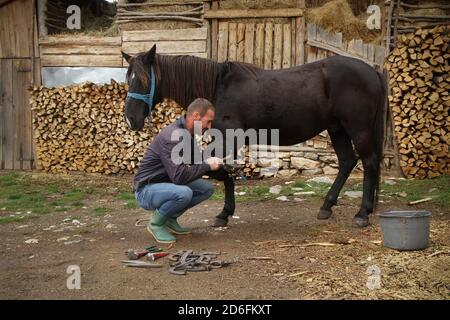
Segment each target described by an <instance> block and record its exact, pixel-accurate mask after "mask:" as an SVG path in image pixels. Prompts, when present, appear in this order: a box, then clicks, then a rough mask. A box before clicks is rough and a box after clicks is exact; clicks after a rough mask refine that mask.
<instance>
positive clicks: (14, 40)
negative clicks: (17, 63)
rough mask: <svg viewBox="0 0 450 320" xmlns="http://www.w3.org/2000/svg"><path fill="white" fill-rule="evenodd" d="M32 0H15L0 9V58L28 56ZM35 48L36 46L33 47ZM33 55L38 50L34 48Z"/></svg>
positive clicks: (30, 48) (29, 50)
mask: <svg viewBox="0 0 450 320" xmlns="http://www.w3.org/2000/svg"><path fill="white" fill-rule="evenodd" d="M32 21H33V10H32V1H30V0H16V1H13V2H11V3H9V4H6V5H4V6H2V7H1V9H0V58H4V59H5V58H8V59H9V58H30V57H31V56H32V51H33V50H32V46H33V43H34V41H33V37H32V34H31V25H32V23H31V22H32ZM35 49H37V46H36V47H35ZM35 56H38V51H37V50H35Z"/></svg>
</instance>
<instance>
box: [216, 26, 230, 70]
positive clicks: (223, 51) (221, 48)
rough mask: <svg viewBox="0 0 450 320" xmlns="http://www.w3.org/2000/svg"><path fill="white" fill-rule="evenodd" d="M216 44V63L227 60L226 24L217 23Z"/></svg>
mask: <svg viewBox="0 0 450 320" xmlns="http://www.w3.org/2000/svg"><path fill="white" fill-rule="evenodd" d="M218 42H219V43H218V47H217V48H218V49H217V61H218V62H224V61H226V60H227V59H228V56H227V55H228V22H219V39H218Z"/></svg>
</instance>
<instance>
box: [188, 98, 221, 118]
mask: <svg viewBox="0 0 450 320" xmlns="http://www.w3.org/2000/svg"><path fill="white" fill-rule="evenodd" d="M208 110H212V111H216V108H214V106H213V104H212V103H211V102H210V101H209V100H207V99H204V98H197V99H195V100H194V101H192V103H191V104H190V105H189V106H188V108H187V114H188V115H193V114H194V112H198V113H200V116H201V117H203V116H204V115H205V114H206V112H208Z"/></svg>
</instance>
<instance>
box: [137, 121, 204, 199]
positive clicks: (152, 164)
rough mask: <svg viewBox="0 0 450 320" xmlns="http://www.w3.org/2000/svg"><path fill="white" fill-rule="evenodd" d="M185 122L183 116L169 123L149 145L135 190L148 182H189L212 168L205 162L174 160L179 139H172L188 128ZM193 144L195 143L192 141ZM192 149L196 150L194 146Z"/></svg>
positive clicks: (141, 163) (140, 164)
mask: <svg viewBox="0 0 450 320" xmlns="http://www.w3.org/2000/svg"><path fill="white" fill-rule="evenodd" d="M184 123H185V119H184V117H181V118H180V119H178V120H177V121H175V122H173V123H172V124H170V125H168V126H167V127H165V128H164V129H162V130H161V132H160V133H159V134H158V135H157V136H156V137H155V139H154V140H153V142H152V143H151V144H150V145H149V146H148V148H147V151H146V152H145V154H144V158H143V159H142V160H141V162H140V163H139V168H138V171H137V173H136V175H135V176H134V182H133V191H137V190H139V189H141V188H142V187H144V186H145V185H146V184H148V183H161V182H170V183H175V184H181V185H184V184H188V183H189V182H192V181H194V180H196V179H198V178H200V177H201V176H203V175H204V174H205V173H206V172H208V171H210V170H211V169H210V166H209V165H208V164H207V163H205V162H202V163H200V164H186V163H180V164H176V163H174V162H173V161H172V158H171V155H172V150H173V148H174V147H175V146H176V145H177V144H178V143H179V141H178V140H176V141H172V140H171V137H172V133H173V132H174V131H175V130H177V129H183V130H186V129H185V126H184ZM193 145H194V143H192V146H193ZM191 150H192V152H194V147H192V148H191ZM192 156H193V155H192Z"/></svg>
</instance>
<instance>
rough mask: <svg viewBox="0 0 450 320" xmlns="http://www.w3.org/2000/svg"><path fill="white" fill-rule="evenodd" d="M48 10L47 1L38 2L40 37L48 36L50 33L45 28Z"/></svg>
mask: <svg viewBox="0 0 450 320" xmlns="http://www.w3.org/2000/svg"><path fill="white" fill-rule="evenodd" d="M46 8H47V0H40V1H38V24H39V35H40V36H44V37H45V36H47V34H48V31H47V27H46V26H45V18H46V11H47V10H46Z"/></svg>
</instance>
